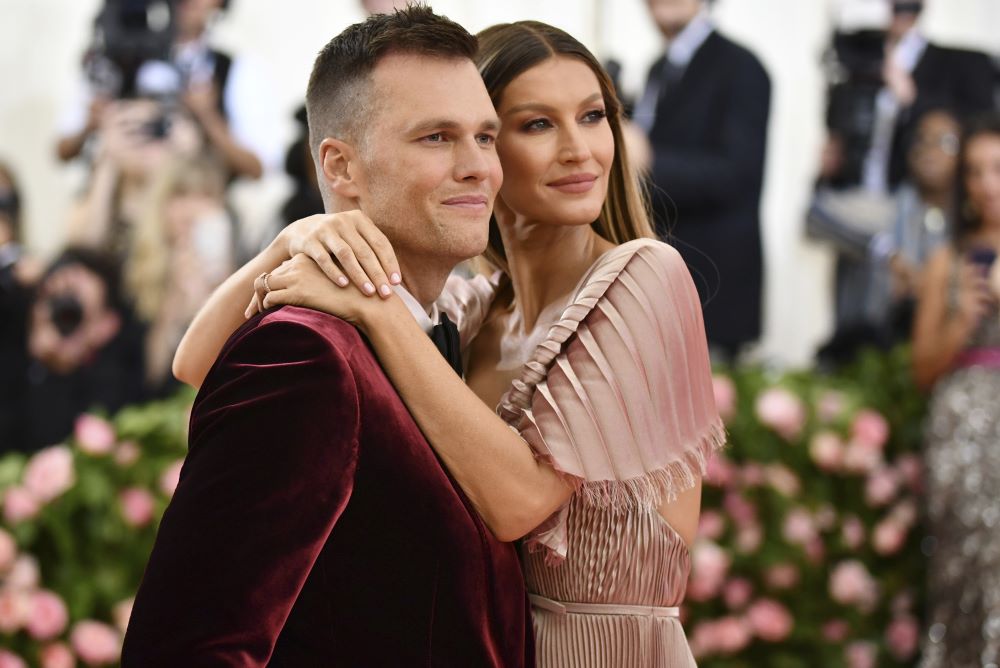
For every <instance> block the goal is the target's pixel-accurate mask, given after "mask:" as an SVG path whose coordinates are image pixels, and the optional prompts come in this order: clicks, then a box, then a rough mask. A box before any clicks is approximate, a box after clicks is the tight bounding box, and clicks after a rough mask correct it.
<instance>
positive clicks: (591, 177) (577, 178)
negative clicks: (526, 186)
mask: <svg viewBox="0 0 1000 668" xmlns="http://www.w3.org/2000/svg"><path fill="white" fill-rule="evenodd" d="M595 183H597V175H596V174H570V175H569V176H564V177H563V178H561V179H556V180H555V181H550V182H549V183H547V184H546V185H548V186H549V187H551V188H556V189H557V190H561V191H563V192H568V193H584V192H587V191H588V190H590V189H591V188H592V187H593V186H594V184H595Z"/></svg>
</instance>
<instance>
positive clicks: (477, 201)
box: [442, 195, 490, 209]
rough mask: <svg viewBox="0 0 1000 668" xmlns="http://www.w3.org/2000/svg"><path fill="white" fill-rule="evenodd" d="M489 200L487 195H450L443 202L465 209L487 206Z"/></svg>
mask: <svg viewBox="0 0 1000 668" xmlns="http://www.w3.org/2000/svg"><path fill="white" fill-rule="evenodd" d="M489 201H490V200H489V198H488V197H486V195H459V196H458V197H449V198H448V199H446V200H444V202H442V204H445V205H447V206H457V207H462V208H465V209H481V208H485V207H486V206H487V205H488V204H489Z"/></svg>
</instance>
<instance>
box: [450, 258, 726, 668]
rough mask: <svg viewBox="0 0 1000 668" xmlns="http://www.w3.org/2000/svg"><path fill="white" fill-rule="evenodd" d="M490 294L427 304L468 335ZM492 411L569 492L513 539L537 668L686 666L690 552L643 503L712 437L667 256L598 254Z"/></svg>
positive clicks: (685, 310) (695, 464) (701, 378)
mask: <svg viewBox="0 0 1000 668" xmlns="http://www.w3.org/2000/svg"><path fill="white" fill-rule="evenodd" d="M491 298H492V284H491V283H490V282H488V281H486V280H485V279H482V278H480V279H475V280H474V281H473V282H471V283H466V284H465V285H456V284H455V283H453V282H450V283H449V289H448V291H447V294H446V295H445V298H444V299H443V300H442V302H441V305H442V308H444V309H445V310H447V311H450V312H453V313H455V315H456V318H459V321H460V326H461V327H462V330H463V337H464V338H468V337H471V336H472V335H473V334H474V332H475V331H476V329H477V327H478V324H479V323H481V322H482V318H483V317H484V316H485V313H486V310H487V309H488V305H489V301H490V299H491ZM463 316H464V317H463ZM498 413H499V414H500V416H501V417H503V418H504V420H506V421H507V422H508V424H510V425H511V426H512V427H513V428H515V429H516V430H517V431H518V432H519V433H520V434H521V436H522V437H523V438H524V439H525V441H526V442H527V443H528V444H529V445H530V446H531V448H532V449H533V450H534V451H535V453H536V456H538V457H540V458H542V459H544V460H545V461H547V462H549V463H550V464H551V465H552V466H553V467H554V468H555V469H556V470H557V471H559V472H560V473H561V474H562V475H564V476H566V478H567V479H568V480H569V481H570V482H572V484H573V485H574V486H575V488H576V493H575V494H574V495H573V496H572V497H571V499H570V501H569V502H568V503H567V504H566V506H564V507H563V508H562V509H561V510H559V511H558V512H557V513H556V514H555V515H553V516H552V517H551V518H549V520H548V521H546V522H545V523H544V524H543V525H542V526H540V527H539V528H537V529H536V530H535V531H534V532H532V534H530V535H529V536H527V537H526V538H525V540H524V549H523V551H522V552H523V565H524V575H525V580H526V582H527V586H528V591H529V592H530V593H531V600H532V613H533V618H534V623H535V633H536V654H537V665H538V666H540V667H541V668H562V667H565V668H570V667H572V668H612V667H619V666H620V667H630V668H631V667H635V668H657V667H670V668H689V667H692V666H695V662H694V658H693V657H692V656H691V651H690V649H689V647H688V643H687V639H686V637H685V634H684V629H683V627H682V626H681V622H680V619H679V617H678V606H679V605H680V604H681V602H682V601H683V599H684V592H685V589H686V586H687V579H688V574H689V572H690V557H689V553H688V549H687V547H686V545H685V544H684V542H683V541H682V540H681V538H680V536H679V535H678V534H677V533H676V532H675V531H674V530H673V528H672V527H670V525H669V524H668V523H667V522H666V521H665V520H664V519H663V518H662V517H661V516H660V514H659V513H658V512H657V511H656V508H657V506H658V505H659V504H660V502H661V500H662V499H664V498H667V499H670V498H673V497H675V496H676V495H677V494H678V493H679V492H681V491H684V490H686V489H689V488H691V487H692V486H693V485H694V484H695V483H696V481H697V478H698V476H700V475H702V474H703V473H704V469H705V465H706V462H707V459H708V458H709V457H710V456H711V453H712V451H713V450H715V449H716V448H718V447H721V446H722V445H723V444H724V442H725V431H724V428H723V426H722V422H721V420H720V418H719V415H718V411H717V410H716V407H715V401H714V397H713V392H712V376H711V367H710V364H709V359H708V350H707V344H706V339H705V331H704V324H703V321H702V316H701V306H700V303H699V301H698V295H697V291H696V290H695V287H694V284H693V282H692V281H691V277H690V274H689V273H688V270H687V267H686V266H685V264H684V262H683V260H682V259H681V257H680V255H679V254H678V253H677V252H676V251H675V250H674V249H673V248H671V247H670V246H668V245H666V244H663V243H661V242H659V241H654V240H650V239H640V240H636V241H632V242H628V243H625V244H622V245H621V246H618V247H616V248H614V249H613V250H611V251H609V252H607V253H605V254H604V255H603V256H601V258H600V259H599V260H598V261H597V262H596V263H595V264H594V266H593V267H591V269H590V271H589V272H588V274H587V275H586V276H585V277H584V278H583V279H582V280H581V282H580V284H579V286H578V287H577V289H576V291H575V294H574V295H573V297H572V299H571V301H570V303H569V305H568V306H567V307H566V308H565V309H564V310H563V312H562V314H561V316H560V317H559V318H558V319H557V321H556V322H555V324H553V325H552V327H551V328H550V330H549V332H548V335H547V336H546V338H545V340H544V341H542V343H540V344H539V345H538V346H537V348H536V349H535V351H534V354H533V355H532V357H531V359H530V360H528V361H527V363H526V364H525V365H524V367H523V368H522V370H521V372H520V376H519V377H518V378H517V379H516V380H515V381H514V383H513V384H512V387H511V389H510V390H509V391H508V392H507V393H506V394H505V395H504V397H503V399H502V400H501V403H500V406H499V408H498Z"/></svg>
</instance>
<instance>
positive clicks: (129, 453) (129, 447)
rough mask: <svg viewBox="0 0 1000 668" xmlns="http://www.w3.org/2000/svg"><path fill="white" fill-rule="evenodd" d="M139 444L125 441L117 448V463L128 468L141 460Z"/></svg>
mask: <svg viewBox="0 0 1000 668" xmlns="http://www.w3.org/2000/svg"><path fill="white" fill-rule="evenodd" d="M139 454H140V451H139V446H138V445H136V443H135V442H134V441H125V442H124V443H121V444H119V445H118V447H117V448H115V464H118V466H120V467H122V468H123V469H124V468H128V467H129V466H132V464H135V463H136V462H137V461H139Z"/></svg>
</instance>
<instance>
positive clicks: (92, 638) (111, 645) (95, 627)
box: [69, 619, 122, 666]
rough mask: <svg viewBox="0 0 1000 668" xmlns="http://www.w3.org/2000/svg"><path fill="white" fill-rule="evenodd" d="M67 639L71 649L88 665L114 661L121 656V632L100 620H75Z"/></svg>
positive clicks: (99, 664)
mask: <svg viewBox="0 0 1000 668" xmlns="http://www.w3.org/2000/svg"><path fill="white" fill-rule="evenodd" d="M69 641H70V644H71V645H72V646H73V651H74V652H76V654H77V656H79V657H80V659H81V660H82V661H83V662H84V663H85V664H87V665H88V666H101V665H104V664H107V663H116V662H117V661H118V660H119V659H120V658H121V652H122V638H121V634H119V633H118V631H116V630H115V629H113V628H111V627H110V626H108V625H107V624H102V623H101V622H95V621H93V620H90V619H87V620H84V621H82V622H77V623H76V625H75V626H74V627H73V631H72V633H70V636H69Z"/></svg>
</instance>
